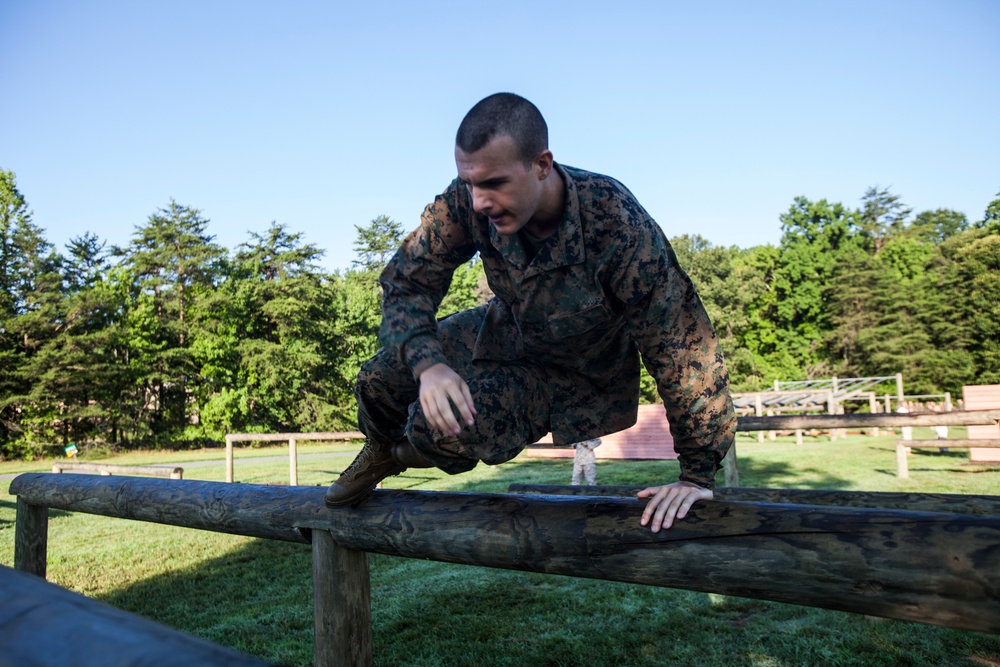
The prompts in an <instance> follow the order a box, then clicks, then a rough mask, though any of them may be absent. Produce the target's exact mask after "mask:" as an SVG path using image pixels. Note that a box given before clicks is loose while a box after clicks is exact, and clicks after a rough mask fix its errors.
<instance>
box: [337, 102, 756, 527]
mask: <svg viewBox="0 0 1000 667" xmlns="http://www.w3.org/2000/svg"><path fill="white" fill-rule="evenodd" d="M455 159H456V164H457V166H458V178H457V179H455V180H454V181H453V182H452V183H451V185H449V186H448V188H447V189H446V190H445V191H444V193H443V194H441V195H439V196H438V197H437V198H436V199H435V200H434V202H433V203H432V204H430V205H429V206H428V207H427V208H426V210H425V211H424V214H423V216H422V218H421V224H420V227H419V228H418V229H416V230H415V231H414V232H413V233H411V234H410V235H409V236H408V237H407V238H406V239H405V240H404V241H403V243H402V246H401V247H400V248H399V250H398V251H397V253H396V255H395V256H394V257H393V259H392V260H391V261H390V262H389V264H388V265H387V266H386V268H385V270H384V271H383V273H382V276H381V283H382V287H383V290H384V302H383V308H382V329H381V332H380V341H381V343H382V345H383V349H382V350H380V351H379V353H378V354H377V355H376V356H375V357H374V358H373V359H372V360H370V361H369V362H367V363H366V364H365V365H364V366H363V367H362V369H361V372H360V373H359V376H358V384H357V390H356V395H357V399H358V418H359V427H360V429H361V431H362V432H364V433H365V435H366V436H367V443H366V445H365V448H364V449H363V450H362V452H361V453H360V454H359V455H358V457H357V459H356V460H355V461H354V463H353V464H351V466H350V467H349V468H348V469H347V470H346V471H345V472H344V474H343V475H341V477H340V478H339V479H338V480H337V481H336V482H334V483H333V484H332V485H331V486H330V489H329V491H328V492H327V505H329V506H330V507H346V506H350V505H353V504H355V503H357V502H359V501H360V500H361V499H363V498H364V497H365V496H366V495H367V494H368V492H369V491H370V490H371V489H372V488H374V486H375V485H376V484H377V483H378V482H379V481H381V480H382V479H384V478H385V477H388V476H389V475H394V474H398V473H399V472H401V471H402V470H404V469H406V468H407V467H421V466H422V467H429V466H435V467H438V468H440V469H442V470H444V471H446V472H448V473H459V472H464V471H467V470H471V469H472V468H473V467H475V466H476V464H477V463H478V462H479V461H483V462H485V463H488V464H498V463H502V462H504V461H508V460H510V459H512V458H514V457H515V456H516V455H517V454H518V453H519V452H520V451H521V450H522V449H523V448H524V447H525V446H526V445H528V444H530V443H532V442H535V441H536V440H538V439H539V438H540V437H541V436H543V435H544V434H545V433H547V432H549V431H551V433H552V437H553V441H554V442H555V443H556V444H569V443H574V442H579V441H581V440H587V439H590V438H596V437H599V436H602V435H605V434H607V433H612V432H614V431H619V430H622V429H625V428H627V427H629V426H631V425H633V424H634V423H635V421H636V415H637V410H638V408H637V406H638V398H639V363H640V355H641V357H642V361H643V362H644V363H645V365H646V368H647V370H648V371H649V372H650V374H651V375H652V377H653V378H654V379H655V380H656V384H657V390H658V392H659V394H660V396H661V398H662V399H663V402H664V405H665V407H666V416H667V418H668V420H669V421H670V426H671V431H672V433H673V435H674V446H675V449H676V451H677V453H678V456H679V459H680V464H681V476H680V481H679V482H675V483H673V484H666V485H663V486H656V487H650V488H647V489H644V490H643V491H641V492H640V493H639V497H641V498H649V502H648V503H647V505H646V508H645V510H644V512H643V514H642V517H641V519H640V522H641V523H642V525H650V526H651V528H652V530H654V531H658V530H659V529H660V528H669V527H670V526H671V525H672V523H673V521H674V519H675V518H683V517H684V516H685V515H686V514H687V511H688V509H689V508H690V506H691V504H693V503H694V502H695V501H696V500H698V499H707V498H711V497H712V492H711V489H712V488H713V486H714V483H715V474H716V472H717V470H718V468H719V465H720V462H721V460H722V457H723V456H724V455H725V453H726V451H727V450H728V448H729V447H730V445H731V444H732V442H733V438H734V432H735V426H736V417H735V413H734V411H733V406H732V401H731V399H730V396H729V378H728V374H727V372H726V368H725V364H724V362H723V359H722V353H721V351H720V349H719V344H718V340H717V338H716V335H715V332H714V330H713V328H712V325H711V322H710V321H709V319H708V316H707V315H706V313H705V310H704V308H703V306H702V304H701V301H700V300H699V298H698V296H697V294H696V293H695V290H694V287H693V286H692V284H691V281H690V280H689V279H688V277H687V276H686V275H685V274H684V272H683V271H682V270H681V268H680V266H678V264H677V258H676V256H675V255H674V251H673V249H672V248H671V247H670V244H669V243H668V242H667V239H666V237H665V236H664V234H663V231H662V230H661V229H660V227H659V226H658V225H657V224H656V222H655V221H654V220H653V219H652V218H650V216H649V214H647V213H646V211H645V210H643V208H642V207H641V206H640V205H639V203H638V202H637V201H636V199H635V197H633V196H632V194H631V193H630V192H629V191H628V190H627V189H626V188H625V187H624V186H623V185H621V184H620V183H618V182H617V181H615V180H613V179H611V178H608V177H606V176H601V175H599V174H594V173H590V172H586V171H583V170H580V169H574V168H572V167H568V166H565V165H559V164H556V163H555V162H554V161H553V157H552V153H551V152H550V151H549V150H548V135H547V128H546V126H545V121H544V119H543V118H542V116H541V114H540V113H539V112H538V109H537V108H535V106H534V105H533V104H531V103H530V102H528V101H527V100H525V99H523V98H521V97H518V96H516V95H512V94H509V93H499V94H496V95H491V96H490V97H487V98H486V99H484V100H482V101H481V102H479V103H478V104H477V105H476V106H475V107H473V108H472V110H470V111H469V113H468V114H467V115H466V117H465V119H464V120H463V121H462V124H461V126H460V127H459V130H458V136H457V138H456V148H455ZM477 252H478V253H479V255H480V258H481V260H482V262H483V267H484V269H485V273H486V278H487V280H488V282H489V286H490V288H491V289H492V291H493V293H494V295H495V297H494V298H493V299H492V300H490V302H489V303H488V304H487V305H485V306H480V307H478V308H473V309H471V310H468V311H464V312H461V313H456V314H454V315H451V316H449V317H446V318H444V319H442V320H440V321H438V320H436V319H435V314H436V311H437V307H438V304H439V303H440V302H441V300H442V298H443V297H444V295H445V294H446V292H447V290H448V286H449V284H450V281H451V276H452V272H453V271H454V270H455V268H456V267H458V266H459V265H461V264H462V263H464V262H466V261H468V260H469V259H470V258H471V257H473V255H475V253H477Z"/></svg>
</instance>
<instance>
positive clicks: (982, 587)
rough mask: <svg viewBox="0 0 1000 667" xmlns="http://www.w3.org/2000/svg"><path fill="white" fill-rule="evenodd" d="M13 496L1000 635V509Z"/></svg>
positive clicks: (466, 498) (86, 493)
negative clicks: (657, 527)
mask: <svg viewBox="0 0 1000 667" xmlns="http://www.w3.org/2000/svg"><path fill="white" fill-rule="evenodd" d="M100 487H107V488H106V490H102V489H101V488H100ZM157 488H167V489H168V490H167V491H165V492H163V493H158V492H157V491H156V489H157ZM10 491H11V493H13V494H16V495H19V496H23V497H25V499H26V500H27V501H28V502H30V503H32V504H37V505H46V506H51V507H59V508H60V509H66V510H77V509H83V507H87V508H88V509H86V510H84V511H90V512H93V513H96V514H105V515H109V516H124V517H126V518H134V519H141V520H146V521H157V522H160V523H173V524H175V525H182V526H188V527H195V528H206V529H209V530H219V531H223V532H240V530H242V529H246V528H250V527H252V528H253V530H254V533H253V534H255V535H258V536H264V535H261V533H263V532H265V531H264V530H263V529H262V528H261V525H265V524H271V530H270V531H268V532H270V533H271V534H272V535H283V536H285V537H278V538H277V539H290V538H289V537H288V536H289V535H294V534H296V533H298V534H299V535H300V536H303V537H304V536H305V535H306V534H307V533H306V532H305V531H317V530H322V531H327V532H329V533H330V534H331V535H332V536H333V539H334V541H335V542H336V543H337V544H339V545H340V546H342V547H344V548H347V549H355V550H360V551H368V552H375V553H382V554H388V555H394V556H403V557H409V558H425V559H431V560H439V561H445V562H451V563H463V564H469V565H481V566H488V567H498V568H505V569H515V570H525V571H532V572H545V573H549V574H563V575H571V576H578V577H588V578H596V579H606V580H610V581H624V582H631V583H640V584H648V585H654V586H667V587H671V588H684V589H690V590H696V591H704V592H712V593H721V594H725V595H737V596H741V597H751V598H761V599H767V600H775V601H778V602H788V603H793V604H802V605H809V606H814V607H824V608H828V609H838V610H841V611H853V612H860V613H864V614H869V615H874V616H885V617H888V618H895V619H900V620H910V621H918V622H923V623H930V624H935V625H943V626H947V627H954V628H961V629H966V630H976V631H982V632H993V633H1000V547H998V545H1000V516H993V515H988V516H975V515H961V514H945V513H929V512H905V511H897V510H883V509H861V508H844V507H818V506H809V505H791V504H789V505H780V504H770V503H736V502H726V501H709V502H704V501H702V502H699V503H696V504H695V506H694V507H693V509H692V511H691V513H690V514H689V516H688V517H687V518H686V519H685V520H683V521H680V522H678V523H677V524H675V526H674V527H673V528H672V529H670V530H667V531H661V532H659V533H653V532H652V531H650V530H649V529H648V528H644V527H642V526H640V525H639V517H640V515H641V512H642V508H643V506H644V504H645V503H644V501H640V500H637V499H632V498H593V497H572V496H545V495H508V494H472V493H440V492H418V491H385V490H382V491H377V492H375V493H373V494H372V495H371V496H370V497H369V498H368V499H366V500H365V501H364V502H363V503H361V505H359V506H358V507H356V508H353V509H344V510H328V509H326V507H325V506H324V494H325V490H324V489H322V488H316V487H313V488H308V487H296V488H289V487H266V486H257V485H233V484H223V483H213V482H199V481H171V482H166V481H162V480H153V479H144V478H132V479H127V478H124V477H118V478H88V477H85V476H61V475H45V474H37V473H33V474H25V475H21V476H19V477H18V478H16V479H15V480H14V481H13V482H12V483H11V487H10ZM94 499H98V500H94ZM140 500H142V501H143V502H142V506H141V507H140V506H138V504H139V501H140ZM164 506H166V507H164ZM252 513H256V514H258V515H259V519H257V520H255V521H254V520H251V519H250V518H249V515H250V514H252ZM213 524H215V525H213ZM237 529H240V530H237ZM294 541H299V540H298V539H295V540H294Z"/></svg>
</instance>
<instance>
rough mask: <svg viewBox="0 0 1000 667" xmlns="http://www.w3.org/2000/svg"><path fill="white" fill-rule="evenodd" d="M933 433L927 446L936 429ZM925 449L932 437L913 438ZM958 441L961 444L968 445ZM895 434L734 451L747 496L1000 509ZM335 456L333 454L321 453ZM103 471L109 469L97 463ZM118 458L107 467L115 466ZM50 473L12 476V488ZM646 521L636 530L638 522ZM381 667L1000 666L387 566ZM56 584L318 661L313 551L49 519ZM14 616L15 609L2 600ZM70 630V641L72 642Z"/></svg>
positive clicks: (275, 653)
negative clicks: (902, 495) (872, 495)
mask: <svg viewBox="0 0 1000 667" xmlns="http://www.w3.org/2000/svg"><path fill="white" fill-rule="evenodd" d="M924 430H926V431H927V432H926V433H924V432H923V431H924ZM915 431H916V432H915V433H914V437H915V438H930V437H932V436H931V435H930V431H929V429H920V428H917V429H915ZM963 431H964V429H953V433H952V437H955V438H958V437H963V436H964V434H963ZM894 442H895V440H894V438H893V437H882V438H871V437H866V436H860V435H854V436H849V437H848V438H846V439H842V440H837V441H835V442H829V440H828V439H827V438H825V437H823V438H817V439H812V438H806V441H805V443H804V444H803V445H801V446H797V445H795V443H794V439H792V438H779V439H778V440H777V441H766V442H765V443H764V444H758V443H757V442H756V439H755V438H750V437H746V436H741V437H740V439H739V440H738V446H737V448H738V452H739V467H740V476H741V482H742V485H743V486H754V487H785V488H808V489H845V490H865V491H911V492H914V491H915V492H947V493H966V494H983V495H1000V468H995V467H994V468H991V467H988V466H982V465H969V464H968V453H967V452H965V451H953V452H951V453H948V454H942V453H939V452H938V451H937V450H915V451H914V452H913V454H912V455H911V458H910V478H909V479H907V480H900V479H898V478H897V477H896V474H895V452H894ZM357 447H358V445H357V444H356V443H355V444H353V445H343V444H341V445H314V444H300V445H299V453H300V462H299V473H298V475H299V483H300V484H304V485H322V486H325V485H327V484H329V483H330V481H331V480H332V479H333V478H334V477H335V476H336V474H337V473H339V471H340V470H341V469H342V468H343V467H345V466H346V465H347V464H348V463H349V462H350V460H351V457H352V453H353V452H354V451H356V449H357ZM314 454H322V455H323V456H313V455H314ZM285 456H287V448H284V447H268V448H264V447H258V448H252V449H251V448H241V449H239V450H238V451H237V459H236V466H235V468H236V479H237V481H240V482H247V483H269V484H282V483H287V481H288V463H287V459H285V458H277V459H275V458H274V457H285ZM223 457H224V452H223V451H222V450H209V451H199V452H176V453H166V452H141V453H130V454H127V455H121V456H116V457H114V458H113V462H114V463H116V464H121V465H129V464H134V465H140V464H149V463H163V464H166V463H170V464H176V465H180V466H182V467H185V471H184V477H185V479H205V480H212V481H222V480H224V479H225V469H224V466H223V464H222V461H221V459H222V458H223ZM88 460H96V459H88ZM106 460H110V459H106ZM51 465H52V461H40V462H32V463H24V462H0V475H7V474H12V473H20V472H28V471H44V470H49V469H50V468H51ZM571 470H572V461H571V460H568V459H567V460H559V461H556V460H539V459H530V458H523V457H522V458H519V459H516V460H515V461H513V462H510V463H507V464H505V465H503V466H499V467H495V468H490V467H487V466H480V467H479V468H477V469H476V470H474V471H472V472H470V473H467V474H465V475H460V476H456V477H448V476H447V475H444V474H443V473H439V472H437V471H433V470H414V471H407V472H406V473H404V474H403V475H400V476H399V477H394V478H391V479H390V480H387V482H386V484H385V486H386V487H390V488H412V489H431V490H446V491H481V492H504V491H506V489H507V486H508V484H510V483H513V482H527V483H547V484H562V483H567V482H568V480H569V477H570V473H571ZM677 471H678V467H677V464H676V462H672V461H666V462H638V461H620V462H608V461H601V462H599V464H598V483H600V484H652V483H658V482H665V481H671V480H673V479H675V478H676V476H677ZM8 487H9V482H0V563H3V564H4V565H12V564H13V559H14V553H13V550H14V515H15V511H14V508H15V503H14V500H15V499H14V498H13V497H12V496H10V495H8V494H7V489H8ZM637 520H638V517H637ZM371 572H372V610H373V624H374V651H375V656H376V664H378V665H442V666H446V665H447V666H450V665H475V666H476V667H491V666H493V665H504V666H510V667H514V666H522V665H567V666H568V665H704V666H709V667H711V666H719V667H723V666H725V667H730V666H733V665H754V666H791V665H859V666H861V665H864V666H866V667H867V666H872V665H886V666H889V665H961V666H972V665H995V666H1000V636H994V635H987V634H981V633H975V632H964V631H958V630H948V629H944V628H937V627H933V626H926V625H921V624H916V623H904V622H897V621H888V620H874V619H871V618H868V617H865V616H863V615H860V614H847V613H841V612H833V611H825V610H820V609H812V608H808V607H799V606H795V605H788V604H780V603H772V602H763V601H758V600H750V599H743V598H736V597H726V596H720V595H712V594H705V593H694V592H688V591H679V590H671V589H658V588H652V587H646V586H637V585H628V584H618V583H611V582H603V581H592V580H586V579H574V578H569V577H559V576H551V575H535V574H529V573H520V572H509V571H505V570H493V569H487V568H475V567H468V566H458V565H448V564H442V563H434V562H429V561H415V560H409V559H401V558H393V557H388V556H378V555H374V556H372V557H371ZM48 578H49V580H50V581H52V582H54V583H57V584H59V585H62V586H65V587H67V588H70V589H72V590H75V591H77V592H80V593H83V594H86V595H89V596H91V597H94V598H97V599H100V600H103V601H105V602H108V603H110V604H112V605H114V606H116V607H120V608H122V609H126V610H128V611H131V612H134V613H137V614H141V615H143V616H146V617H149V618H152V619H154V620H157V621H160V622H162V623H165V624H167V625H170V626H172V627H175V628H178V629H181V630H184V631H187V632H191V633H193V634H197V635H199V636H201V637H204V638H206V639H209V640H211V641H214V642H217V643H220V644H225V645H227V646H231V647H234V648H236V649H239V650H242V651H246V652H249V653H252V654H254V655H256V656H259V657H260V658H263V659H265V660H269V661H272V662H275V663H278V664H287V665H309V664H310V661H311V658H312V616H311V614H312V582H311V553H310V549H309V547H308V546H307V545H300V544H291V543H284V542H272V541H267V540H256V539H249V538H243V537H237V536H232V535H225V534H221V533H211V532H205V531H197V530H187V529H181V528H174V527H170V526H160V525H157V524H148V523H139V522H132V521H125V520H119V519H109V518H104V517H98V516H92V515H86V514H79V513H69V512H61V511H51V512H50V521H49V564H48ZM0 604H2V602H0ZM71 636H72V631H71V629H67V641H72V640H71Z"/></svg>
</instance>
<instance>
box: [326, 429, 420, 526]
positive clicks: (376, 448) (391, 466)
mask: <svg viewBox="0 0 1000 667" xmlns="http://www.w3.org/2000/svg"><path fill="white" fill-rule="evenodd" d="M404 470H406V466H404V465H401V464H399V463H397V462H396V461H395V460H394V459H393V458H392V448H391V447H386V446H384V445H381V446H380V445H375V444H373V443H372V442H371V441H367V440H366V441H365V446H364V448H363V449H362V450H361V452H360V453H359V454H358V456H357V458H355V459H354V463H352V464H351V465H349V466H348V467H347V470H345V471H344V472H343V474H342V475H341V476H340V477H338V478H337V481H336V482H334V483H333V484H331V485H330V488H329V489H327V491H326V506H327V507H331V508H334V509H337V508H341V507H349V506H351V505H355V504H357V503H359V502H361V501H362V500H364V499H365V498H366V497H367V496H368V494H369V493H371V491H372V489H374V488H375V486H376V485H377V484H378V483H379V482H381V481H382V480H383V479H385V478H386V477H391V476H392V475H398V474H399V473H401V472H403V471H404Z"/></svg>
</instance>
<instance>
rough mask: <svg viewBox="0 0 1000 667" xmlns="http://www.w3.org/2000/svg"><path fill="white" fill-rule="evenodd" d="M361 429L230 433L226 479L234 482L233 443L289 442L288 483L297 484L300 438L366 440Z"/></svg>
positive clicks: (227, 444)
mask: <svg viewBox="0 0 1000 667" xmlns="http://www.w3.org/2000/svg"><path fill="white" fill-rule="evenodd" d="M364 438H365V435H364V433H362V432H361V431H325V432H314V433H228V434H227V435H226V481H227V482H230V483H232V482H233V481H234V479H235V477H234V473H233V459H234V456H233V454H234V452H233V445H234V443H237V442H287V443H288V484H289V485H290V486H296V485H297V484H298V483H299V455H298V442H299V440H319V441H331V440H364Z"/></svg>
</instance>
